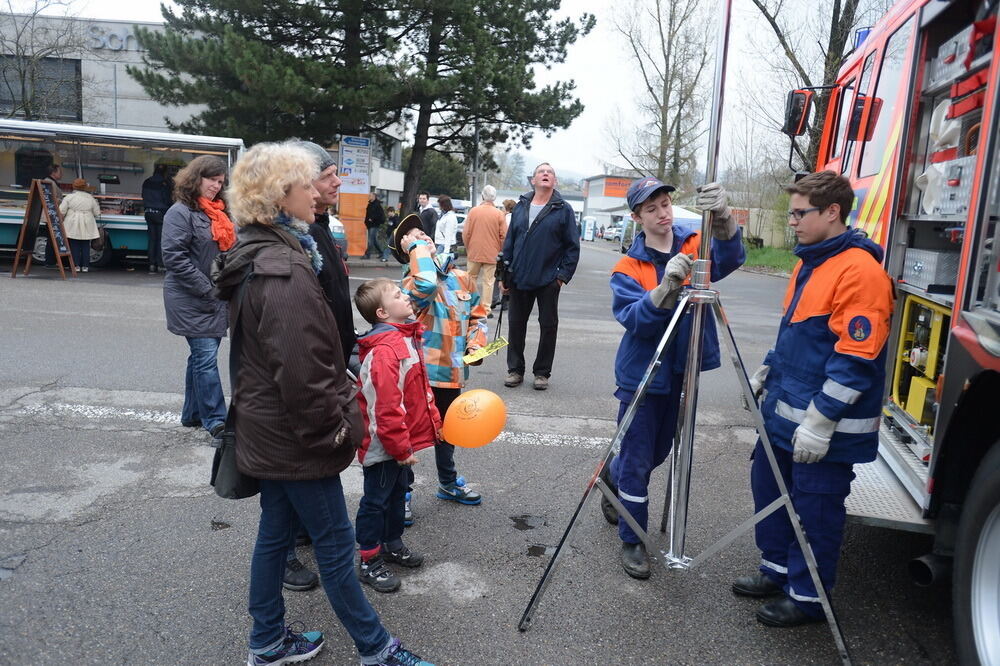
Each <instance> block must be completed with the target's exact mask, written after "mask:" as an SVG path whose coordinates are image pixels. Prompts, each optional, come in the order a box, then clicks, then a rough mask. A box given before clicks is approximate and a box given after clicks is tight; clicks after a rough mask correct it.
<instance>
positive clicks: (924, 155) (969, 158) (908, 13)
mask: <svg viewBox="0 0 1000 666" xmlns="http://www.w3.org/2000/svg"><path fill="white" fill-rule="evenodd" d="M997 4H998V3H996V2H995V0H993V1H991V2H982V1H980V0H956V1H953V2H948V1H945V0H903V1H901V2H898V3H897V4H896V5H894V6H893V7H892V9H891V10H890V11H889V12H888V13H887V14H886V15H885V16H884V17H883V18H882V19H881V20H880V21H879V22H878V24H876V25H875V26H874V27H873V28H872V29H871V31H870V32H869V34H868V36H867V38H865V40H864V41H863V42H862V43H861V44H860V45H859V46H858V47H857V48H856V50H855V51H854V52H853V53H852V54H851V55H850V56H848V57H847V58H846V59H845V61H844V64H843V66H842V68H841V71H840V74H839V77H838V79H837V84H836V86H835V87H834V88H833V89H832V90H831V91H830V97H829V103H828V106H827V111H826V117H825V120H824V124H823V135H822V140H821V143H820V149H819V155H818V160H817V165H816V166H817V168H818V169H826V170H832V171H836V172H838V173H842V174H843V175H844V176H846V177H848V178H849V179H850V180H851V183H852V185H853V187H854V190H855V193H856V195H857V197H856V203H855V209H854V210H853V211H852V213H851V222H850V223H851V225H852V226H854V227H856V228H858V229H862V230H864V231H865V232H866V233H868V235H869V236H870V237H871V238H872V239H874V240H876V241H877V242H878V243H880V244H881V245H882V246H883V247H884V248H885V250H886V258H885V267H886V270H887V271H888V272H889V274H890V276H892V278H893V279H894V281H895V284H896V288H897V301H896V309H895V312H894V315H893V321H892V333H891V336H890V339H889V345H890V351H891V353H890V354H889V359H890V360H889V367H888V368H887V377H888V380H887V386H886V401H885V408H884V410H883V421H882V425H881V430H880V446H879V458H878V460H876V461H875V462H873V463H870V464H868V465H858V466H856V472H857V474H858V479H857V480H856V481H855V484H854V487H853V490H852V494H851V497H850V498H849V499H848V510H849V513H850V515H851V517H852V519H853V520H856V521H860V522H864V523H868V524H875V525H880V526H883V527H892V528H897V529H905V530H911V531H918V532H926V533H930V534H933V535H934V539H935V545H934V551H933V553H932V554H930V555H928V556H926V557H925V558H921V559H920V560H918V561H915V562H914V563H913V564H912V565H911V570H912V572H913V573H914V575H915V576H916V577H917V579H918V582H920V581H921V580H923V581H924V582H929V581H930V580H931V579H933V577H934V576H935V575H936V574H937V573H938V572H939V571H943V570H946V569H947V567H948V566H949V563H950V564H951V566H952V570H953V580H954V583H953V584H954V595H953V598H954V622H955V633H956V643H957V647H958V653H959V657H960V659H961V661H962V663H972V664H974V663H981V664H1000V225H998V224H997V220H998V217H1000V96H998V91H1000V63H998V59H996V58H993V53H994V45H995V43H996V40H997V34H998V33H997V18H996V17H997ZM810 95H811V93H810V92H808V91H795V92H793V93H792V94H791V95H790V98H789V107H788V110H787V112H786V125H785V128H786V132H788V133H789V134H792V135H797V134H801V133H803V131H804V128H805V122H804V120H805V118H804V115H803V114H807V113H808V108H809V99H810V97H809V96H810ZM796 96H799V97H798V98H797V100H796V99H795V98H796ZM796 102H797V104H796ZM789 128H791V129H789Z"/></svg>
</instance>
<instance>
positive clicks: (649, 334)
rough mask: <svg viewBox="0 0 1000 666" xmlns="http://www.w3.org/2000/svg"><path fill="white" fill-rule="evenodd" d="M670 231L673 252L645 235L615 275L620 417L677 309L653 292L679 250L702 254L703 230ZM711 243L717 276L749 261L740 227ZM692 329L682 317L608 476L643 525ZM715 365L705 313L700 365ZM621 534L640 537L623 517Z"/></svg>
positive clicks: (673, 419)
mask: <svg viewBox="0 0 1000 666" xmlns="http://www.w3.org/2000/svg"><path fill="white" fill-rule="evenodd" d="M673 232H674V240H673V246H672V250H671V252H670V253H669V254H667V253H664V252H659V251H657V250H654V249H652V248H648V247H646V242H645V241H646V236H645V234H644V233H643V232H640V233H639V234H637V235H636V237H635V241H634V242H633V243H632V247H631V248H630V249H629V251H628V254H627V255H626V256H625V257H623V258H622V259H621V260H620V261H619V262H618V264H617V265H616V266H615V268H614V271H613V272H612V275H611V292H612V302H611V307H612V310H613V312H614V315H615V319H617V320H618V322H619V323H620V324H621V325H622V326H624V327H625V335H624V336H623V337H622V341H621V344H620V345H619V346H618V353H617V355H616V356H615V382H616V384H617V386H618V390H617V391H616V392H615V397H616V398H618V400H620V401H621V406H620V407H619V410H618V420H619V422H620V421H621V418H622V416H624V414H625V410H626V409H627V408H628V405H629V403H630V402H631V401H632V396H633V395H634V394H635V391H636V389H637V388H638V386H639V382H640V380H641V379H642V375H643V374H644V373H645V371H646V368H647V367H648V366H649V363H650V361H652V360H653V354H654V353H655V351H656V347H657V345H658V344H659V342H660V338H662V337H663V334H664V332H665V331H666V330H667V324H669V323H670V318H671V317H672V316H673V310H672V309H669V308H666V309H660V308H657V307H656V306H655V305H653V301H652V299H651V298H650V296H649V291H650V290H652V289H653V288H655V287H656V286H657V285H658V284H659V283H660V281H661V280H662V279H663V272H664V270H665V267H666V265H667V262H668V261H669V260H670V258H671V257H672V256H674V254H676V253H677V252H684V253H687V254H694V255H695V257H696V258H697V253H698V249H699V247H700V235H701V234H700V233H698V232H697V231H694V230H693V229H691V228H685V227H682V226H680V225H677V224H675V225H674V229H673ZM711 248H712V249H711V258H712V280H713V281H716V280H721V279H722V278H724V277H725V276H727V275H729V274H730V273H732V272H733V271H734V270H736V269H737V268H739V267H740V266H741V265H743V262H744V261H745V260H746V253H745V251H744V249H743V241H742V233H741V232H738V233H736V234H735V235H734V236H733V237H732V238H731V239H729V240H725V241H724V240H719V239H713V240H712V244H711ZM690 328H691V317H690V315H685V316H684V317H683V318H682V319H681V322H680V329H679V331H678V335H677V337H676V338H675V339H674V342H673V343H672V344H671V346H670V347H669V348H668V349H667V352H666V355H665V357H664V359H663V364H662V365H661V366H660V371H659V373H658V374H657V375H656V377H655V379H654V380H653V381H652V383H651V384H650V386H649V388H648V390H647V392H646V398H645V400H644V401H643V403H642V405H641V406H640V407H639V409H638V411H637V412H636V415H635V418H634V420H633V421H632V424H631V425H630V426H629V429H628V432H626V433H625V437H624V439H623V440H622V445H621V451H620V452H619V454H618V456H616V457H615V459H614V460H613V461H612V462H611V479H612V481H613V482H614V484H615V485H616V486H617V488H618V497H619V499H620V500H621V502H622V504H623V505H624V506H625V508H627V509H628V510H629V513H631V514H632V516H633V517H634V518H635V520H636V522H637V523H639V525H641V526H642V527H643V529H645V528H646V525H647V522H648V515H649V511H648V509H649V498H648V495H647V487H648V485H649V476H650V474H651V473H652V471H653V470H654V469H655V468H656V467H658V466H659V465H660V464H662V463H663V461H664V460H666V457H667V454H668V453H669V452H670V447H671V444H672V443H673V438H674V431H675V430H676V428H677V412H678V405H679V403H680V394H681V389H682V387H683V375H684V363H685V360H686V358H687V350H688V340H689V338H690ZM717 367H719V340H718V335H717V333H716V330H715V323H714V318H713V317H707V318H706V325H705V329H704V348H703V356H702V369H703V370H712V369H714V368H717ZM618 533H619V536H621V539H622V541H624V542H626V543H638V542H639V537H638V536H636V534H635V533H634V532H633V531H632V528H630V527H629V526H628V524H627V523H626V522H625V520H624V519H623V518H619V519H618Z"/></svg>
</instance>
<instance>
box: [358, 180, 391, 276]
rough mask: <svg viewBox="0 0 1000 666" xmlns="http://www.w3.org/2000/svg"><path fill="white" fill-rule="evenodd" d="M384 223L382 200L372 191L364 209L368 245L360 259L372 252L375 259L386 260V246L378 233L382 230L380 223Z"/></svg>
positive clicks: (365, 257)
mask: <svg viewBox="0 0 1000 666" xmlns="http://www.w3.org/2000/svg"><path fill="white" fill-rule="evenodd" d="M384 224H385V211H384V210H382V202H381V201H379V200H378V195H376V194H375V193H374V192H372V193H370V194H369V195H368V208H367V209H366V211H365V227H366V228H367V229H368V247H366V248H365V255H364V256H363V257H362V259H367V258H368V255H369V254H373V255H374V256H375V258H376V259H381V260H382V262H383V263H385V262H387V261H388V260H389V259H388V255H387V254H386V248H385V246H384V245H383V244H382V239H381V238H379V234H380V233H381V232H382V225H384Z"/></svg>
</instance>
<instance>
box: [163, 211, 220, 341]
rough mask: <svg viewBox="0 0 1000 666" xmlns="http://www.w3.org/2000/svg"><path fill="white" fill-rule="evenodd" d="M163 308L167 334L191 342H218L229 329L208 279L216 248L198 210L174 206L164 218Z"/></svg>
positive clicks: (217, 251) (203, 215) (209, 228)
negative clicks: (189, 338)
mask: <svg viewBox="0 0 1000 666" xmlns="http://www.w3.org/2000/svg"><path fill="white" fill-rule="evenodd" d="M162 250H163V267H164V268H166V269H167V275H166V277H165V278H164V279H163V305H164V307H165V308H166V311H167V330H168V331H170V332H171V333H173V334H175V335H183V336H187V337H191V338H221V337H224V336H225V335H226V330H227V328H228V327H229V314H228V310H227V305H226V302H225V301H220V300H219V299H217V298H215V297H214V296H213V295H212V290H213V289H214V285H213V284H212V280H211V278H210V277H209V276H210V275H211V271H212V260H213V259H215V257H216V256H217V255H218V254H219V245H218V244H217V243H216V242H215V241H214V240H212V223H211V222H210V221H209V219H208V216H207V215H205V213H203V212H201V211H200V210H191V209H190V208H188V207H187V205H185V204H183V203H181V202H177V203H175V204H174V205H173V206H171V207H170V209H169V210H167V213H166V215H164V216H163V240H162Z"/></svg>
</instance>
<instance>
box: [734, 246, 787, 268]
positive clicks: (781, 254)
mask: <svg viewBox="0 0 1000 666" xmlns="http://www.w3.org/2000/svg"><path fill="white" fill-rule="evenodd" d="M798 261H799V258H798V257H796V256H795V255H794V254H792V251H791V250H785V249H783V248H778V247H762V248H760V249H756V248H748V249H747V260H746V263H745V264H744V265H745V266H760V267H762V268H770V269H772V270H778V271H785V272H786V273H791V272H792V269H793V268H795V264H796V263H798Z"/></svg>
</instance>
